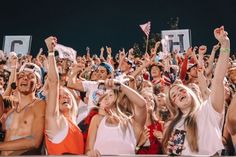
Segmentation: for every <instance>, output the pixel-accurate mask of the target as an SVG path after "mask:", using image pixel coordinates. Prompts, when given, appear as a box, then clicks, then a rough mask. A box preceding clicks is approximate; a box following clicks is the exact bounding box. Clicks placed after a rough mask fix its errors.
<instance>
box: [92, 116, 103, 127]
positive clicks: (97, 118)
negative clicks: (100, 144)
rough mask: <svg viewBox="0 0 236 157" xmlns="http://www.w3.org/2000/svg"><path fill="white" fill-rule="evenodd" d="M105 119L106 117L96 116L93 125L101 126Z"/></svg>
mask: <svg viewBox="0 0 236 157" xmlns="http://www.w3.org/2000/svg"><path fill="white" fill-rule="evenodd" d="M103 118H104V116H102V115H100V114H96V115H95V116H93V118H92V120H91V124H94V125H96V126H99V124H100V122H101V121H102V119H103Z"/></svg>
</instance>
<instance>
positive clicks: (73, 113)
mask: <svg viewBox="0 0 236 157" xmlns="http://www.w3.org/2000/svg"><path fill="white" fill-rule="evenodd" d="M60 90H64V91H66V92H67V93H68V94H69V95H70V98H71V101H72V107H71V109H70V111H69V114H70V116H71V119H72V121H73V122H74V123H75V124H76V116H77V111H78V106H77V102H76V99H75V97H74V95H73V94H72V93H71V91H70V90H69V89H68V88H66V87H63V86H60Z"/></svg>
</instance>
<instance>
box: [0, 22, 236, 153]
mask: <svg viewBox="0 0 236 157" xmlns="http://www.w3.org/2000/svg"><path fill="white" fill-rule="evenodd" d="M214 36H215V38H216V40H217V43H216V45H214V46H213V48H212V50H211V52H210V54H208V53H207V50H208V49H207V47H206V46H204V45H202V46H199V47H193V48H192V47H190V48H188V50H187V51H186V52H184V53H178V52H177V51H174V52H167V53H164V54H165V55H164V57H163V56H162V58H160V57H159V55H158V54H160V52H158V50H161V47H162V45H161V42H159V41H157V42H156V44H155V46H154V47H153V48H152V49H151V50H150V52H146V53H144V55H143V56H135V55H134V50H133V49H132V48H131V49H130V50H129V51H128V52H125V50H124V49H123V50H120V51H119V52H118V53H117V54H114V52H113V53H112V49H111V47H106V48H101V50H100V56H97V55H95V56H93V57H91V54H90V53H87V54H86V55H84V56H79V55H78V56H77V58H76V61H73V60H70V59H68V58H61V57H59V56H58V55H56V53H55V46H56V45H57V43H58V41H57V38H56V37H53V36H51V37H48V38H47V39H45V43H46V46H47V53H42V50H41V51H40V53H39V54H38V55H37V56H36V57H35V58H33V57H32V56H31V55H23V56H18V55H16V54H15V53H14V52H11V53H8V54H6V53H4V52H0V122H1V128H0V129H1V130H0V131H1V137H0V138H1V141H2V142H0V151H1V155H65V154H72V155H88V156H90V157H99V156H102V155H125V154H129V155H135V154H167V155H234V154H235V151H236V127H235V126H236V115H235V112H236V96H235V91H236V86H235V85H236V59H235V57H234V56H230V39H229V37H228V33H227V32H226V31H225V29H224V27H223V26H222V27H220V28H216V29H215V30H214ZM105 49H106V54H105ZM217 53H219V55H217ZM45 54H47V55H45ZM115 56H116V57H115ZM217 56H218V57H217Z"/></svg>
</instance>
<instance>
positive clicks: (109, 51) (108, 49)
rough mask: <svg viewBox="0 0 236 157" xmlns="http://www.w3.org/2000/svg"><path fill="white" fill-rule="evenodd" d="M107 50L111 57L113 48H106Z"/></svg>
mask: <svg viewBox="0 0 236 157" xmlns="http://www.w3.org/2000/svg"><path fill="white" fill-rule="evenodd" d="M106 50H107V54H108V55H111V52H112V50H111V47H108V46H106Z"/></svg>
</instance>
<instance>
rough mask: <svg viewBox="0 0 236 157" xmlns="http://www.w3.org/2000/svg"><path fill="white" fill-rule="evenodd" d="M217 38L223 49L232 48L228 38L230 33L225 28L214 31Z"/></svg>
mask: <svg viewBox="0 0 236 157" xmlns="http://www.w3.org/2000/svg"><path fill="white" fill-rule="evenodd" d="M214 35H215V38H216V39H217V40H218V41H219V42H220V44H221V47H223V48H229V47H230V40H229V38H228V33H227V32H226V31H225V30H224V26H221V27H220V28H216V29H215V30H214Z"/></svg>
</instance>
